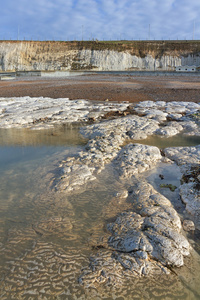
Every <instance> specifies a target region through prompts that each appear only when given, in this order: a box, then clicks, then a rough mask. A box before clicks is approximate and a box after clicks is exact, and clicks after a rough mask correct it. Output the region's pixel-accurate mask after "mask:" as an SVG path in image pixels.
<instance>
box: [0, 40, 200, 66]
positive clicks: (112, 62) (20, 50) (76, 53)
mask: <svg viewBox="0 0 200 300" xmlns="http://www.w3.org/2000/svg"><path fill="white" fill-rule="evenodd" d="M143 43H144V44H145V42H143ZM102 45H104V44H102ZM106 46H107V45H106ZM125 46H126V45H125ZM125 46H124V45H123V47H122V46H119V47H118V46H116V45H115V47H113V48H112V44H108V47H105V46H104V47H103V46H101V44H98V47H97V45H96V44H95V47H96V48H95V47H93V46H91V44H90V45H89V46H87V45H84V46H81V44H80V42H79V44H75V43H73V42H32V41H21V42H20V41H18V42H17V41H10V42H9V41H2V42H1V43H0V71H33V70H41V71H55V70H63V71H64V70H93V69H94V70H97V71H98V70H99V71H109V70H111V71H125V70H149V71H154V70H163V71H173V70H175V67H176V66H180V65H186V64H188V63H189V64H196V65H200V56H199V53H198V52H197V51H196V50H195V51H193V52H191V50H190V51H188V52H187V50H184V51H179V50H177V49H174V48H173V47H172V50H171V49H169V45H168V46H167V47H168V48H167V50H166V51H165V50H162V49H161V46H160V44H159V43H156V42H155V43H154V45H153V46H152V45H151V49H150V48H148V47H149V46H148V45H146V46H145V47H146V48H145V49H143V50H142V51H141V50H140V48H139V47H140V46H138V45H136V46H137V48H136V46H135V44H134V42H133V45H132V48H130V46H129V48H127V47H125ZM197 46H198V45H197ZM120 47H121V48H120ZM134 47H135V48H134ZM159 47H160V48H159ZM162 47H164V46H162ZM170 47H171V46H170ZM180 47H181V45H179V48H180Z"/></svg>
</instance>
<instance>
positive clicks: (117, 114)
mask: <svg viewBox="0 0 200 300" xmlns="http://www.w3.org/2000/svg"><path fill="white" fill-rule="evenodd" d="M0 104H1V106H0V107H1V110H0V113H1V115H0V127H1V128H12V127H17V128H22V127H23V128H31V129H35V130H39V129H47V128H50V127H52V126H54V125H56V124H66V123H70V124H71V123H82V124H84V126H83V127H82V128H81V134H82V135H83V136H84V137H85V138H86V139H87V140H88V142H87V144H86V146H85V149H84V150H82V151H80V152H79V153H78V154H77V155H76V156H71V157H67V159H66V160H64V161H62V162H61V163H60V166H59V170H60V172H59V174H60V175H59V176H58V177H57V178H55V180H54V184H53V188H55V189H56V191H58V192H60V193H72V192H75V191H77V190H79V189H80V188H81V187H83V186H86V185H87V184H88V183H89V182H90V181H93V180H96V177H97V175H98V174H99V173H100V172H101V171H102V170H103V169H104V168H105V167H106V165H109V164H110V165H112V167H113V169H114V172H115V176H116V178H117V180H118V181H119V182H120V183H121V184H122V185H123V186H124V190H120V191H117V192H118V194H117V196H116V199H118V200H119V199H121V200H120V201H122V203H126V202H127V201H128V202H129V203H130V204H131V205H130V208H129V209H128V210H125V211H121V212H120V213H118V214H117V215H116V216H115V218H114V220H113V222H110V223H108V224H106V233H105V237H103V240H104V242H103V243H99V244H97V246H96V249H98V251H95V253H93V254H92V256H91V259H90V264H89V266H88V267H85V268H84V269H83V271H82V274H81V275H80V277H79V283H80V284H83V285H84V286H85V287H97V286H98V285H100V284H102V283H103V284H106V285H110V284H116V285H121V284H123V280H125V279H126V278H130V277H138V276H139V277H140V276H157V275H161V274H163V275H164V274H170V273H171V272H172V269H173V268H174V267H181V266H183V265H184V260H185V257H186V256H189V255H190V253H191V249H192V247H191V245H190V243H189V241H188V239H187V237H186V235H185V233H184V230H183V222H182V221H183V220H181V218H180V216H179V214H178V213H177V211H176V209H175V208H174V207H173V205H172V203H171V201H170V200H169V199H167V198H166V197H165V196H163V195H162V194H161V193H159V192H158V191H157V190H156V189H155V188H154V187H153V186H152V185H151V184H150V183H148V182H147V181H146V179H145V174H146V172H147V171H148V170H152V169H154V168H156V166H157V164H158V163H160V162H163V163H165V164H166V165H169V164H172V163H175V164H177V165H178V166H179V167H180V172H181V173H182V180H181V183H180V186H179V187H177V188H178V189H179V194H180V198H181V200H182V201H183V202H184V203H185V210H186V211H187V213H188V215H189V216H190V218H189V220H185V225H184V229H185V230H194V229H195V228H196V229H198V230H200V223H199V219H200V218H199V216H200V189H199V187H200V143H199V145H196V146H192V147H189V146H188V147H168V148H165V149H162V150H161V149H159V148H158V147H155V146H149V145H143V144H140V141H142V140H145V139H146V138H147V137H151V136H158V137H162V138H163V139H167V138H168V137H171V136H176V135H177V134H180V133H181V134H182V135H184V136H195V137H199V139H200V103H199V104H198V103H193V102H168V103H167V102H164V101H157V102H153V101H144V102H140V103H138V104H134V105H132V104H131V105H130V104H129V103H121V104H118V103H113V102H112V103H110V102H104V103H91V102H89V101H86V100H73V101H70V100H69V99H64V98H62V99H50V98H42V97H40V98H30V97H21V98H15V99H13V98H0ZM169 146H170V145H169ZM132 182H134V185H133V184H132ZM122 206H123V205H122ZM191 221H192V222H191ZM187 222H188V223H187ZM187 224H190V225H191V226H187ZM186 228H187V229H186Z"/></svg>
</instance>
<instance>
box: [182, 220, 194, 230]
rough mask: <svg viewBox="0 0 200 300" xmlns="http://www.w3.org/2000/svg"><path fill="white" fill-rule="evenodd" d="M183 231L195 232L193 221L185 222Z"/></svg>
mask: <svg viewBox="0 0 200 300" xmlns="http://www.w3.org/2000/svg"><path fill="white" fill-rule="evenodd" d="M183 229H184V230H185V231H194V230H195V225H194V222H193V221H191V220H184V221H183Z"/></svg>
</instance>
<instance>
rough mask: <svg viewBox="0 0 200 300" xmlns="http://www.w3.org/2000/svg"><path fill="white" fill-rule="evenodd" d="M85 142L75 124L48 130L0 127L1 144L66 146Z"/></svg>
mask: <svg viewBox="0 0 200 300" xmlns="http://www.w3.org/2000/svg"><path fill="white" fill-rule="evenodd" d="M80 143H81V144H85V139H83V137H82V136H81V135H80V134H79V128H78V127H77V126H72V125H71V126H70V125H66V126H57V127H54V128H52V129H48V130H45V129H43V130H31V129H27V128H24V129H23V128H22V129H14V128H12V129H2V128H1V129H0V145H2V146H5V145H6V146H8V145H12V146H14V145H15V146H17V145H20V146H51V145H52V146H67V145H78V144H80Z"/></svg>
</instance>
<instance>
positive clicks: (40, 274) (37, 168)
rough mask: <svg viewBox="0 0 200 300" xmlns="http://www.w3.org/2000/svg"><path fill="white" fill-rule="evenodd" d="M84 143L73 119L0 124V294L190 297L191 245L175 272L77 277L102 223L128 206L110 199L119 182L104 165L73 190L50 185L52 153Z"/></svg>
mask: <svg viewBox="0 0 200 300" xmlns="http://www.w3.org/2000/svg"><path fill="white" fill-rule="evenodd" d="M85 143H86V141H85V140H84V139H82V138H81V136H80V135H79V131H78V128H73V127H58V128H55V129H53V130H44V131H31V130H27V129H9V130H8V129H7V130H3V129H1V130H0V182H1V184H0V295H1V299H198V297H199V296H198V295H199V294H198V293H199V286H198V285H197V280H196V278H198V276H197V274H198V273H197V271H199V269H198V270H197V267H196V266H197V261H198V256H197V257H195V255H196V254H195V253H194V254H193V256H194V259H193V264H191V265H190V266H189V267H188V265H187V264H186V267H185V269H184V270H183V272H182V274H183V275H181V276H182V277H181V276H179V275H175V274H173V275H172V276H171V277H170V278H169V277H167V278H165V277H162V278H154V279H153V278H150V279H149V278H140V279H135V280H134V282H128V281H127V283H126V284H124V286H123V287H118V286H109V287H104V286H103V285H102V287H101V289H83V287H82V286H80V285H79V284H78V281H77V279H78V277H79V276H80V274H81V272H82V271H81V269H82V268H83V267H84V266H87V265H88V263H89V261H88V258H89V256H90V254H91V253H94V252H95V250H94V249H93V246H94V245H95V243H96V241H97V240H98V239H99V238H100V237H101V236H103V235H104V234H105V223H106V222H108V221H109V220H111V219H112V218H113V217H115V216H116V214H117V213H119V212H120V211H121V210H122V209H123V210H125V209H128V208H129V204H128V203H123V204H122V205H121V206H120V205H117V204H116V203H114V202H113V201H114V200H113V194H114V193H115V192H116V191H118V190H120V189H121V188H123V187H122V186H121V184H120V183H119V182H117V181H116V179H115V176H114V173H113V170H112V168H111V167H109V166H108V167H106V168H105V170H104V171H103V172H102V173H101V174H100V175H99V176H98V178H97V180H96V181H93V182H92V183H90V184H88V185H87V187H86V188H85V187H84V188H82V189H80V191H79V192H76V193H73V194H71V195H67V196H66V195H63V194H60V193H58V192H57V193H55V192H54V190H53V189H52V188H51V187H52V184H53V178H54V177H55V175H56V174H55V173H56V172H58V170H57V166H58V165H59V161H61V160H63V159H65V157H66V156H68V155H74V154H75V153H77V151H79V150H80V149H81V148H83V146H84V144H85ZM151 176H153V175H149V180H150V181H152V182H153V181H155V180H154V179H152V178H154V177H155V176H154V177H151ZM155 184H156V183H155ZM190 238H191V239H192V237H190ZM188 268H190V269H188Z"/></svg>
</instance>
